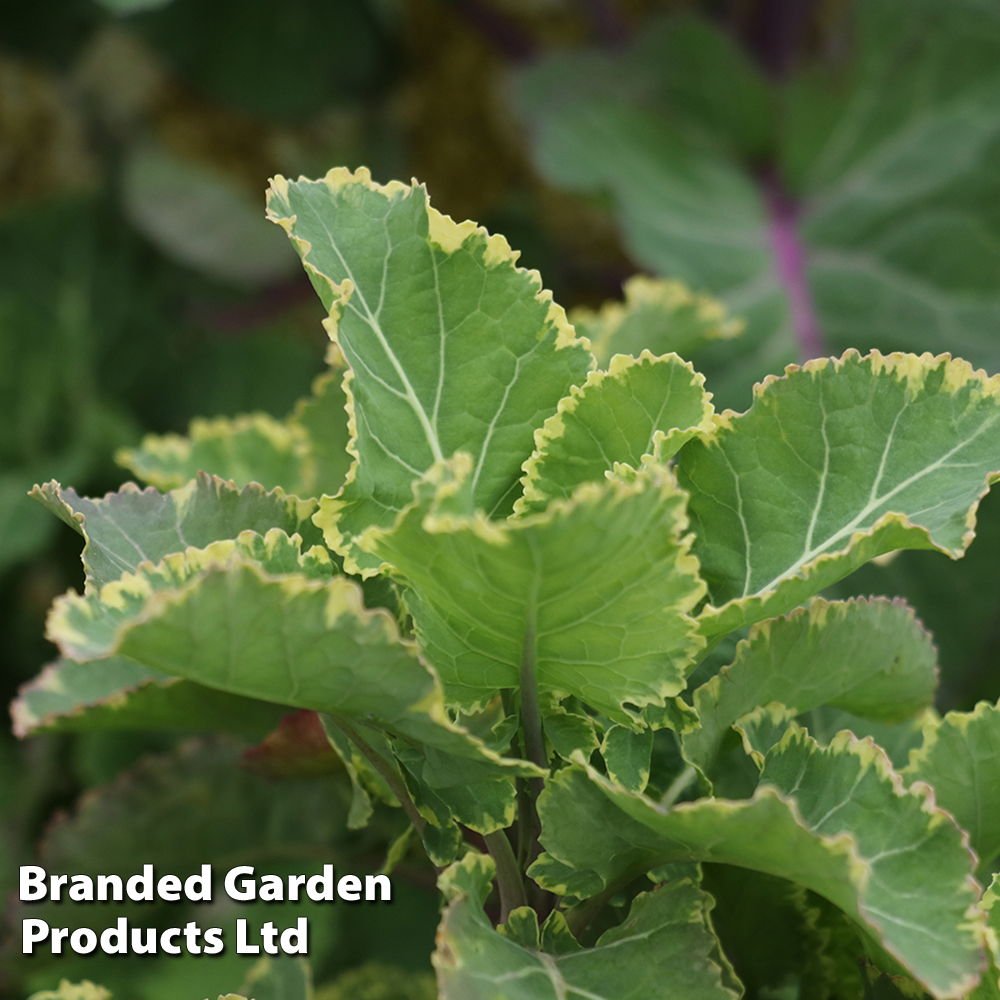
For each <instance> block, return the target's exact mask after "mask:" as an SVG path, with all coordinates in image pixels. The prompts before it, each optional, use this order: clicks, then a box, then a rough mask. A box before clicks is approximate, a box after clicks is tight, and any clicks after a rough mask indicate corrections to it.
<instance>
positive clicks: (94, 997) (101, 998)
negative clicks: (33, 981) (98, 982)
mask: <svg viewBox="0 0 1000 1000" xmlns="http://www.w3.org/2000/svg"><path fill="white" fill-rule="evenodd" d="M28 1000H111V994H110V993H109V992H108V991H107V990H106V989H105V988H104V987H103V986H95V985H94V984H93V983H92V982H90V980H89V979H85V980H84V981H83V982H82V983H71V982H70V981H69V980H68V979H63V980H62V981H61V982H60V983H59V988H58V989H55V990H42V991H41V992H40V993H32V994H31V996H30V997H28Z"/></svg>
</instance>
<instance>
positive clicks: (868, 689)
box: [683, 598, 937, 775]
mask: <svg viewBox="0 0 1000 1000" xmlns="http://www.w3.org/2000/svg"><path fill="white" fill-rule="evenodd" d="M936 665H937V657H936V651H935V649H934V644H933V642H932V641H931V637H930V635H929V634H928V633H927V632H926V630H925V629H924V628H923V627H922V626H921V625H920V623H919V622H918V621H917V620H916V619H915V618H914V615H913V611H912V610H911V609H910V608H908V607H907V606H906V605H905V604H903V603H902V602H901V601H889V600H887V599H886V598H872V599H871V600H864V599H858V600H852V601H845V602H835V603H832V604H831V603H828V602H827V601H824V600H821V599H819V598H816V599H814V600H813V601H812V602H811V603H810V604H809V606H808V607H805V608H798V609H797V610H795V611H793V612H792V613H791V614H790V615H787V616H786V617H784V618H776V619H773V620H771V621H767V622H763V623H762V624H760V625H755V626H754V628H753V629H752V630H751V632H750V636H749V638H747V639H745V640H743V641H742V642H741V643H740V644H739V646H738V647H737V649H736V659H735V660H734V661H733V663H732V664H731V665H730V666H728V667H723V669H722V670H721V671H720V672H719V673H718V674H716V675H715V677H713V678H712V679H711V680H710V681H708V682H707V683H706V684H704V685H702V686H701V687H700V688H698V689H697V690H696V691H695V693H694V707H695V708H696V709H697V712H698V715H699V717H700V719H701V728H700V729H695V730H694V731H693V732H690V733H688V734H686V735H685V736H684V737H683V746H684V753H685V756H686V757H687V758H688V759H689V760H690V761H691V762H692V763H694V764H696V765H697V766H698V767H699V768H700V769H701V770H702V772H703V773H705V774H706V775H710V774H711V772H712V765H713V763H714V761H715V758H716V756H717V754H718V753H719V751H720V749H721V748H722V745H723V741H724V740H725V738H726V734H727V733H728V732H729V731H730V727H731V726H732V725H733V723H734V722H736V720H737V719H738V718H739V717H740V716H742V715H745V714H746V713H747V712H750V711H752V710H753V709H754V708H756V707H758V706H761V705H767V704H768V703H770V702H780V703H781V704H783V705H785V706H787V707H788V708H789V709H791V710H792V714H793V715H797V714H800V713H803V712H808V711H810V710H812V709H814V708H817V707H818V706H820V705H833V706H836V707H838V708H842V709H845V710H846V711H848V712H853V713H854V714H856V715H859V716H864V717H867V718H872V719H876V720H880V721H883V722H899V721H901V720H905V719H908V718H912V717H913V716H915V715H916V714H917V713H918V712H920V710H921V709H923V708H925V707H926V706H927V705H929V704H930V702H931V700H932V699H933V697H934V689H935V684H936Z"/></svg>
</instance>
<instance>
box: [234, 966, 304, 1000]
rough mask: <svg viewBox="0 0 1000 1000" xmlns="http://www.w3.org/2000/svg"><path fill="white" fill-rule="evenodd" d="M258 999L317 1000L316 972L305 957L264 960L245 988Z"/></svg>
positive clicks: (243, 987) (249, 974) (251, 975)
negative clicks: (314, 997)
mask: <svg viewBox="0 0 1000 1000" xmlns="http://www.w3.org/2000/svg"><path fill="white" fill-rule="evenodd" d="M242 989H243V991H244V992H245V993H246V995H247V996H248V997H253V998H254V1000H313V988H312V972H311V970H310V968H309V963H308V962H307V961H306V960H305V959H303V958H290V957H287V956H280V957H278V958H270V957H265V958H262V959H261V960H260V961H259V962H258V963H257V964H256V965H255V966H254V967H253V968H252V969H251V970H250V971H249V972H248V973H247V978H246V980H245V981H244V983H243V986H242Z"/></svg>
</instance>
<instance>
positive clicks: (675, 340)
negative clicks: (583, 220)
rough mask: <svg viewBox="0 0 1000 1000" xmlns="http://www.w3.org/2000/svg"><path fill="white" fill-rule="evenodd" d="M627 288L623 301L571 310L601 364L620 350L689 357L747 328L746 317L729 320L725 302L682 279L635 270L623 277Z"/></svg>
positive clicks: (632, 353)
mask: <svg viewBox="0 0 1000 1000" xmlns="http://www.w3.org/2000/svg"><path fill="white" fill-rule="evenodd" d="M624 292H625V301H624V303H621V302H607V303H605V304H604V305H603V306H601V308H600V309H599V310H598V311H596V312H595V311H593V310H590V309H586V308H579V309H574V310H573V311H572V312H571V313H570V314H569V318H570V322H571V323H572V324H573V326H574V327H575V328H576V332H577V334H579V335H580V336H582V337H586V338H587V339H588V340H589V341H590V347H591V350H592V351H593V352H594V356H595V357H596V358H597V361H598V363H599V364H601V365H607V364H608V362H609V361H610V360H611V358H612V357H613V356H614V355H616V354H630V355H632V356H633V357H636V358H637V357H639V355H640V354H642V352H643V351H645V350H648V351H650V352H651V353H652V354H654V355H661V354H670V353H673V354H679V355H680V356H681V357H682V358H689V357H691V355H692V354H693V353H694V352H695V351H696V350H698V348H700V347H702V346H704V345H705V344H706V343H709V342H710V341H713V340H728V339H729V338H731V337H735V336H737V335H738V334H739V333H740V332H741V331H742V329H743V323H742V321H740V320H738V319H727V317H726V311H725V308H724V307H723V306H722V303H720V302H717V301H716V300H715V299H712V298H710V297H709V296H707V295H695V294H694V293H692V292H691V291H690V290H689V289H688V288H687V287H685V286H684V285H682V284H681V283H680V282H679V281H663V280H659V279H656V278H647V277H645V276H643V275H636V276H634V277H632V278H629V279H628V281H626V282H625V285H624Z"/></svg>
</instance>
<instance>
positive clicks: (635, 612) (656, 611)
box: [363, 463, 702, 724]
mask: <svg viewBox="0 0 1000 1000" xmlns="http://www.w3.org/2000/svg"><path fill="white" fill-rule="evenodd" d="M467 469H468V465H467V463H466V464H465V465H463V464H462V463H455V464H452V465H450V466H442V467H439V468H438V469H437V470H436V473H435V477H434V478H436V479H437V480H439V482H438V483H437V484H435V482H434V481H433V480H432V479H429V480H427V481H425V482H424V483H422V484H421V486H420V491H419V492H420V496H419V499H418V500H417V501H416V502H415V503H414V504H413V505H411V506H410V507H409V508H408V509H407V510H406V512H405V513H404V514H403V515H402V516H401V517H400V518H399V520H398V521H397V524H396V526H395V528H394V529H392V530H391V531H372V532H370V533H369V534H368V535H367V536H365V538H364V539H363V543H364V544H365V545H367V546H370V548H371V550H372V551H373V552H375V553H377V555H378V556H379V557H380V558H382V559H384V560H386V562H388V563H389V564H390V566H392V567H394V568H395V570H396V571H397V572H398V573H399V574H400V575H401V576H402V577H403V578H404V579H405V581H406V582H407V584H408V585H409V586H410V588H411V589H410V592H409V594H408V596H407V607H408V609H409V611H410V613H411V614H412V616H413V620H414V626H415V629H416V633H417V636H418V638H419V640H420V642H421V645H422V646H423V648H424V649H425V650H426V653H427V657H428V659H429V660H430V661H431V662H432V663H433V664H434V666H435V668H436V669H437V671H438V673H439V674H440V676H441V679H442V682H443V683H444V686H445V692H446V696H447V698H448V700H449V701H452V702H455V703H458V704H460V705H462V706H464V707H467V708H469V707H474V706H476V705H483V704H485V703H486V702H488V701H489V699H490V698H492V697H493V696H494V695H495V694H496V691H497V689H499V688H517V687H518V686H519V684H520V670H521V665H522V662H523V663H525V664H527V665H528V669H529V670H530V669H532V668H533V672H534V673H535V674H536V676H537V684H538V687H539V689H540V690H541V691H547V692H553V693H555V694H557V695H559V694H567V693H569V694H574V695H576V696H577V697H579V698H581V699H582V700H583V701H584V702H586V703H587V704H589V705H591V706H593V707H594V708H596V709H599V710H600V711H602V712H604V713H605V714H606V715H607V716H608V717H609V718H611V719H613V720H615V721H618V722H622V723H625V724H635V719H634V717H633V714H632V711H631V710H629V709H626V708H625V707H624V705H625V703H630V704H631V705H634V706H638V707H641V706H643V705H647V704H654V705H662V704H663V702H664V699H665V698H668V697H671V696H673V695H676V694H678V693H679V692H680V691H681V690H683V688H684V680H685V677H686V672H687V671H688V669H689V668H690V665H691V662H692V657H693V655H694V653H695V652H696V651H697V648H698V641H697V639H696V637H695V636H694V634H693V627H692V622H691V619H690V618H689V617H688V612H690V611H691V609H692V608H693V607H694V605H695V604H696V603H697V602H698V600H699V599H700V597H701V594H702V588H701V583H700V581H699V580H698V578H697V575H696V568H695V564H694V562H693V560H691V558H690V556H689V555H688V553H687V544H688V542H687V539H686V537H685V536H684V534H683V533H684V529H685V527H686V523H685V520H684V513H683V506H684V496H683V494H682V493H680V491H678V490H677V488H676V484H675V482H674V480H673V477H672V475H671V474H670V473H669V472H667V471H666V470H664V469H660V468H657V467H650V468H649V469H648V470H644V471H643V472H641V473H640V474H639V475H638V476H637V477H636V478H635V479H634V481H632V482H629V483H626V482H622V481H620V480H610V481H607V480H606V481H604V482H603V483H600V484H596V483H593V484H585V485H584V486H581V487H580V488H579V489H578V491H577V492H576V493H575V494H574V496H573V498H572V500H570V501H557V502H554V503H553V504H552V505H550V507H549V508H548V509H547V510H546V511H545V512H544V513H543V514H539V515H534V516H533V517H530V518H522V519H519V520H518V521H515V522H507V523H490V522H488V521H487V520H486V519H485V518H483V517H482V516H481V515H480V514H476V515H473V516H461V515H456V514H452V513H449V510H450V509H451V507H450V506H449V505H450V504H451V503H452V501H453V500H454V498H455V494H456V491H457V490H459V489H461V487H462V484H463V483H464V482H466V481H467V480H464V479H463V477H464V476H465V475H466V474H467ZM435 485H436V489H435Z"/></svg>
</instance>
